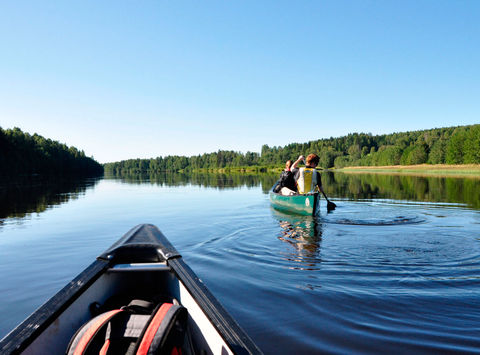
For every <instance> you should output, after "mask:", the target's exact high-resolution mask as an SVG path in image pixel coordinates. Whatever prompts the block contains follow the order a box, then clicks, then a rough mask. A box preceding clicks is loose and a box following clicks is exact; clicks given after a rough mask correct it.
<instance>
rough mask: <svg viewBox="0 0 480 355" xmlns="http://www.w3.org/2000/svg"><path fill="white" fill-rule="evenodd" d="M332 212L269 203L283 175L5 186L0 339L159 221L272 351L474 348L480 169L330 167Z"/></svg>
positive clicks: (479, 342) (0, 196)
mask: <svg viewBox="0 0 480 355" xmlns="http://www.w3.org/2000/svg"><path fill="white" fill-rule="evenodd" d="M323 180H324V185H325V187H326V191H327V194H328V195H330V197H331V198H332V199H333V200H334V201H335V202H336V203H337V205H338V208H337V209H336V210H335V211H333V212H331V213H328V214H327V213H326V208H325V203H324V201H322V203H323V206H322V215H321V216H319V217H318V218H315V219H314V218H311V217H298V216H294V215H287V214H283V213H280V212H277V211H275V210H273V209H272V208H271V207H270V203H269V200H268V195H267V191H268V189H269V188H270V186H271V185H272V184H273V182H274V181H275V176H268V175H264V176H248V177H245V176H225V175H195V176H185V175H178V174H177V175H161V176H130V177H127V178H125V179H100V180H87V181H76V182H71V181H69V182H62V181H54V182H51V181H39V180H38V179H29V180H26V181H25V180H24V181H18V182H15V184H13V183H11V182H5V181H4V182H3V183H1V185H0V314H1V315H2V316H1V317H0V337H3V336H4V335H6V334H7V333H8V332H9V331H10V330H11V329H12V328H13V327H14V326H15V325H16V324H17V323H19V322H20V321H21V320H23V319H24V318H25V317H26V316H28V315H29V314H30V313H31V312H32V311H34V310H35V309H36V308H37V307H38V306H39V305H41V304H42V303H43V302H45V301H46V300H47V299H48V298H49V297H51V296H52V295H53V294H54V293H55V292H57V291H58V290H59V289H60V288H61V287H63V285H65V283H67V282H68V281H70V280H71V279H72V278H73V277H74V276H76V275H77V274H78V273H79V272H80V271H82V270H83V269H84V268H85V267H86V266H87V265H89V264H90V263H91V262H92V261H93V259H94V258H95V257H96V256H97V255H98V254H100V253H101V252H102V251H103V250H104V249H106V248H107V247H109V246H110V245H111V244H112V243H113V242H114V241H116V240H117V239H118V238H119V237H120V236H122V235H123V234H124V233H125V232H127V231H128V230H129V229H130V228H131V227H133V226H135V225H137V224H139V223H153V224H155V225H157V226H158V227H159V228H160V229H161V230H162V231H163V233H164V234H165V235H166V236H167V237H168V238H169V239H170V240H171V242H172V243H173V244H174V245H175V246H176V248H177V249H178V250H179V251H180V252H181V253H182V255H183V256H184V258H185V260H186V262H187V263H188V264H189V265H190V266H191V267H192V269H193V270H194V271H195V272H196V273H197V274H198V275H199V276H200V277H201V278H202V279H203V280H204V281H205V283H206V284H207V286H208V287H209V288H210V290H211V291H212V292H213V293H214V294H215V295H216V297H217V298H218V299H219V300H220V301H221V303H222V304H223V305H224V306H225V307H226V308H227V310H228V311H229V312H230V313H231V314H232V315H233V316H234V317H235V318H236V319H237V320H238V322H239V323H240V325H241V326H242V327H243V328H244V329H245V330H246V331H247V333H248V334H249V335H250V336H251V337H252V338H253V340H254V341H255V342H256V343H257V344H258V345H259V347H260V348H261V349H263V350H264V351H265V352H266V353H284V354H291V353H303V354H308V353H319V352H323V353H338V354H345V353H353V352H354V353H379V352H384V353H435V354H438V353H453V352H455V353H462V352H464V353H475V352H476V353H479V352H480V194H479V191H480V180H478V179H454V178H448V179H446V178H418V177H416V178H414V177H405V176H402V177H401V176H388V175H344V174H336V175H324V176H323Z"/></svg>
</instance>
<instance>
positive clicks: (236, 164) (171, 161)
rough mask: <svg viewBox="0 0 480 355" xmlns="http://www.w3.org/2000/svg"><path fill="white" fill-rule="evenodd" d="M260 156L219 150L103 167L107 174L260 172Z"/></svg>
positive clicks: (131, 161) (133, 160) (131, 160)
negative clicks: (203, 171)
mask: <svg viewBox="0 0 480 355" xmlns="http://www.w3.org/2000/svg"><path fill="white" fill-rule="evenodd" d="M260 164H261V161H260V154H258V153H252V152H247V153H246V154H243V153H239V152H234V151H224V150H219V151H218V152H215V153H204V154H202V155H196V156H191V157H185V156H178V155H169V156H166V157H158V158H152V159H130V160H122V161H120V162H115V163H107V164H105V165H104V167H105V173H107V174H122V173H123V174H124V173H127V174H128V173H141V172H162V171H167V172H177V171H187V172H188V171H198V170H205V169H206V170H208V169H212V170H216V169H225V168H227V171H228V168H242V169H244V170H252V171H260V170H261V169H260V168H259V165H260Z"/></svg>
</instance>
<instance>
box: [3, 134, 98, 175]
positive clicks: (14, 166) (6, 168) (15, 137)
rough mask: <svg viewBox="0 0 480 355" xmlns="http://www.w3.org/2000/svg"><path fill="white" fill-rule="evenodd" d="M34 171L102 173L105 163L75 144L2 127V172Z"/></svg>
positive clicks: (20, 172)
mask: <svg viewBox="0 0 480 355" xmlns="http://www.w3.org/2000/svg"><path fill="white" fill-rule="evenodd" d="M32 174H40V175H75V176H98V175H102V174H103V166H102V165H101V164H100V163H98V162H96V161H95V160H94V159H93V158H89V157H87V156H85V153H84V152H83V151H81V150H78V149H77V148H75V147H68V146H67V145H65V144H62V143H59V142H57V141H53V140H51V139H47V138H44V137H42V136H40V135H38V134H34V135H30V134H28V133H25V132H23V131H22V130H21V129H19V128H13V129H5V130H4V129H2V128H1V127H0V176H12V175H32Z"/></svg>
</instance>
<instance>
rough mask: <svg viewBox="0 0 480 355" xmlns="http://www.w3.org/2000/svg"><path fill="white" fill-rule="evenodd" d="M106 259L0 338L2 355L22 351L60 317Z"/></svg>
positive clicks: (101, 269)
mask: <svg viewBox="0 0 480 355" xmlns="http://www.w3.org/2000/svg"><path fill="white" fill-rule="evenodd" d="M108 267H109V264H108V262H106V261H104V260H96V261H94V262H93V263H92V264H90V266H88V267H87V268H86V269H85V270H84V271H83V272H81V273H80V274H79V275H78V276H77V277H75V278H74V279H73V280H72V281H70V282H69V283H68V284H67V285H66V286H65V287H64V288H62V289H61V290H60V291H59V292H58V293H57V294H55V295H54V296H53V297H52V298H50V299H49V300H48V301H47V302H45V303H44V304H43V305H42V306H40V307H39V308H38V309H37V310H36V311H35V312H34V313H32V314H31V315H30V316H29V317H28V318H26V319H25V320H24V321H23V322H22V323H20V324H19V325H18V326H17V327H16V328H15V329H13V330H12V331H11V332H10V333H8V334H7V335H6V336H5V337H4V338H3V339H1V340H0V353H1V354H4V353H5V354H20V353H21V352H22V351H23V350H25V349H26V348H27V347H28V346H29V345H30V344H31V343H32V342H33V341H34V340H35V339H36V338H37V337H38V336H39V335H40V334H41V333H42V332H43V331H44V330H45V329H46V328H47V327H49V326H50V325H51V324H52V323H53V322H54V321H55V319H57V318H58V316H59V315H60V314H61V313H63V311H65V310H66V309H67V308H68V307H70V306H71V305H72V304H73V303H74V302H75V301H76V300H77V299H78V298H79V297H80V296H81V294H82V293H83V292H84V291H86V290H87V289H88V288H89V287H90V286H91V285H92V284H93V283H94V282H95V281H97V279H98V278H100V276H101V275H102V274H103V273H104V272H105V271H106V270H107V269H108Z"/></svg>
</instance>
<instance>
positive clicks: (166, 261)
mask: <svg viewBox="0 0 480 355" xmlns="http://www.w3.org/2000/svg"><path fill="white" fill-rule="evenodd" d="M125 294H129V295H131V298H132V299H133V298H136V297H139V296H141V297H144V296H145V295H147V296H148V295H150V296H152V297H153V296H155V295H156V294H162V295H165V294H168V295H170V296H171V297H173V298H175V299H176V300H178V301H179V302H180V304H181V305H183V306H184V307H186V308H187V310H188V321H187V322H188V331H187V332H188V333H189V341H190V345H189V346H190V350H193V351H190V353H192V352H193V353H196V354H261V353H262V352H261V351H260V349H259V348H258V347H257V346H256V345H255V344H254V343H253V341H252V340H251V339H250V338H249V337H248V335H247V334H246V333H245V332H244V331H243V330H242V329H241V328H240V326H239V325H238V324H237V322H236V321H235V320H234V319H233V318H232V317H231V316H230V315H229V314H228V313H227V312H226V310H225V309H224V308H223V307H222V305H221V304H220V303H219V302H218V301H217V300H216V299H215V297H214V296H213V295H212V294H211V293H210V291H209V290H208V289H207V287H206V286H205V285H204V284H203V283H202V281H201V280H200V279H199V278H198V277H197V276H196V275H195V273H194V272H193V271H192V270H191V269H190V267H189V266H188V265H187V264H186V263H185V262H184V261H183V259H182V257H181V255H180V254H179V253H178V252H177V250H176V249H175V248H174V247H173V246H172V245H171V244H170V242H169V241H168V240H167V238H166V237H165V236H164V235H163V234H162V233H161V232H160V231H159V230H158V229H157V228H156V227H155V226H153V225H148V224H144V225H139V226H137V227H135V228H133V229H132V230H130V231H129V232H128V233H127V234H125V235H124V236H123V237H122V238H120V240H119V241H117V242H116V243H115V244H114V245H112V246H111V247H110V248H109V249H108V250H107V251H105V252H104V253H103V254H102V255H100V256H99V257H98V258H97V259H96V260H95V261H94V262H93V263H92V264H91V265H90V266H88V267H87V268H86V269H85V270H84V271H83V272H82V273H80V274H79V275H78V276H77V277H76V278H75V279H73V280H72V281H71V282H70V283H68V284H67V285H66V286H65V287H64V288H63V289H62V290H60V291H59V292H58V293H57V294H56V295H55V296H53V297H52V298H51V299H50V300H48V301H47V302H46V303H45V304H44V305H43V306H41V307H40V308H39V309H38V310H37V311H35V312H34V313H33V314H32V315H30V316H29V317H28V318H27V319H26V320H24V321H23V322H22V323H21V324H20V325H18V326H17V327H16V328H15V329H14V330H13V331H12V332H10V333H9V334H8V335H7V336H6V337H5V338H3V339H2V340H1V341H0V354H64V353H65V350H66V349H67V346H68V344H69V341H70V339H71V338H72V336H73V335H74V334H75V332H76V331H77V330H78V329H79V328H80V327H81V326H82V324H84V323H85V322H87V321H89V320H90V319H91V318H92V317H93V315H92V311H91V310H92V307H91V305H93V304H103V303H105V302H107V300H108V299H111V298H112V297H115V296H117V295H125ZM184 353H188V351H187V352H184Z"/></svg>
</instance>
